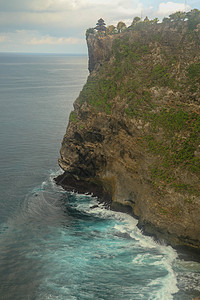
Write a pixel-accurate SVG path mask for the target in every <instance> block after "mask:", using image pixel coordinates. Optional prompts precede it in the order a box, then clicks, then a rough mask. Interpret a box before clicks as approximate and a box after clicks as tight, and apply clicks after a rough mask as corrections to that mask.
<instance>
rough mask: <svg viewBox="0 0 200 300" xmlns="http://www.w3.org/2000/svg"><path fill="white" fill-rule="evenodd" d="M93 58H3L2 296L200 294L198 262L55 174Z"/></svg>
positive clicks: (120, 299) (103, 299)
mask: <svg viewBox="0 0 200 300" xmlns="http://www.w3.org/2000/svg"><path fill="white" fill-rule="evenodd" d="M87 76H88V70H87V57H86V56H67V55H44V54H43V55H39V54H37V55H32V54H9V53H2V54H0V177H1V178H0V183H1V190H0V299H2V300H33V299H34V300H47V299H52V300H55V299H59V300H89V299H92V300H96V299H99V300H112V299H113V300H126V299H127V300H128V299H129V300H130V299H133V300H139V299H144V300H146V299H161V300H162V299H163V300H169V299H180V300H188V299H192V298H194V297H195V296H196V297H197V296H200V264H199V263H197V262H195V261H192V260H188V261H184V260H181V259H179V258H178V256H177V253H176V251H175V250H173V249H172V248H171V247H168V246H165V245H164V244H163V245H160V244H158V243H156V242H155V241H154V240H153V239H152V238H151V237H146V236H144V235H143V234H142V232H141V231H140V230H139V229H138V228H137V226H136V224H137V221H136V220H134V219H133V218H132V217H131V216H128V215H125V214H123V213H118V212H112V211H109V210H106V209H105V208H104V207H103V206H102V205H97V204H98V202H97V199H96V198H94V197H91V196H90V195H77V194H74V193H73V192H71V193H68V192H65V191H63V190H62V188H60V187H57V186H56V185H55V183H54V180H53V178H54V177H56V176H57V175H58V174H60V173H61V170H60V169H59V167H58V164H57V160H58V157H59V150H60V144H61V141H62V138H63V136H64V134H65V130H66V126H67V123H68V118H69V114H70V111H71V110H72V109H73V102H74V101H75V99H76V98H77V97H78V95H79V92H80V90H81V89H82V87H83V85H84V84H85V82H86V79H87Z"/></svg>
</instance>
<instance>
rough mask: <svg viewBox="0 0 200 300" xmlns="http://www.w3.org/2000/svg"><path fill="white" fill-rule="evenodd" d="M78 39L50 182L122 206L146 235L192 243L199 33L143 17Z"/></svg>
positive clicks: (198, 209)
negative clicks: (81, 68) (73, 90)
mask: <svg viewBox="0 0 200 300" xmlns="http://www.w3.org/2000/svg"><path fill="white" fill-rule="evenodd" d="M87 44H88V50H89V70H90V75H89V77H88V80H87V83H86V85H85V86H84V88H83V90H82V91H81V92H80V95H79V97H78V98H77V99H76V101H75V103H74V111H72V112H71V115H70V119H69V124H68V127H67V131H66V134H65V136H64V138H63V142H62V147H61V151H60V159H59V165H60V167H61V168H62V169H63V170H64V174H63V175H61V176H59V177H58V178H57V179H56V180H57V183H58V184H61V185H62V186H63V187H64V188H65V189H67V190H72V189H75V190H77V191H79V192H87V191H89V192H93V193H94V194H95V195H98V196H99V197H100V198H102V199H104V200H105V201H107V203H108V204H109V205H110V206H111V208H113V209H120V210H121V209H123V208H124V209H125V210H126V211H128V212H130V213H132V214H133V215H134V216H136V217H137V218H138V219H139V226H141V227H142V228H143V229H144V231H145V232H146V233H148V234H152V235H155V236H156V237H157V238H159V239H164V240H165V241H167V242H169V243H170V244H172V245H174V246H177V245H185V246H190V247H193V248H198V249H199V248H200V106H199V105H200V32H199V31H198V30H192V31H188V30H187V28H186V25H185V23H184V24H179V26H176V27H175V26H172V25H165V24H148V26H147V25H146V24H144V25H140V26H138V27H136V28H134V29H130V30H127V31H125V32H123V33H120V34H117V35H114V36H106V37H102V36H99V37H98V36H96V35H89V36H88V38H87Z"/></svg>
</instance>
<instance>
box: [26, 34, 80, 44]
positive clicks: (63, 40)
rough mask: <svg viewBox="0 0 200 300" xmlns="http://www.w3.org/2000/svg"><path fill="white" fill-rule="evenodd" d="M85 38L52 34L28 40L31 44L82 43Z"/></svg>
mask: <svg viewBox="0 0 200 300" xmlns="http://www.w3.org/2000/svg"><path fill="white" fill-rule="evenodd" d="M82 42H83V40H81V39H77V38H72V37H69V38H64V37H59V38H57V37H52V36H43V37H41V38H36V37H34V38H32V39H31V40H30V41H27V43H28V44H30V45H65V44H70V45H77V44H80V43H82Z"/></svg>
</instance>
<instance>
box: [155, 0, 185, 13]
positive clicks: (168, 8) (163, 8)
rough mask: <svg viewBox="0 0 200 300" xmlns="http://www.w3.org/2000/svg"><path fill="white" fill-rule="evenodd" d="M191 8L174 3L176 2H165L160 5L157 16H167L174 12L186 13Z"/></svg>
mask: <svg viewBox="0 0 200 300" xmlns="http://www.w3.org/2000/svg"><path fill="white" fill-rule="evenodd" d="M190 9H191V7H190V6H189V5H185V4H184V3H176V2H167V3H164V2H163V3H160V4H159V7H158V10H157V15H158V16H168V15H170V14H171V13H174V12H176V11H185V10H186V11H188V10H190Z"/></svg>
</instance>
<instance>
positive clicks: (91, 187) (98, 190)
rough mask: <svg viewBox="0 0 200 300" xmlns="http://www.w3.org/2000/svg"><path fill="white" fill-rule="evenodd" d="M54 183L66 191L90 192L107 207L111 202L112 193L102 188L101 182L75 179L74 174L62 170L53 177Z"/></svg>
mask: <svg viewBox="0 0 200 300" xmlns="http://www.w3.org/2000/svg"><path fill="white" fill-rule="evenodd" d="M54 180H55V182H56V184H58V185H60V186H62V188H63V189H64V190H66V191H70V192H71V191H73V192H75V193H79V194H91V195H93V196H94V197H98V199H99V201H100V202H103V203H104V204H105V206H106V207H107V208H110V206H111V202H112V194H111V193H109V192H108V191H107V190H105V189H104V188H103V184H102V183H101V182H98V183H97V182H93V181H91V180H89V179H80V178H79V179H77V178H76V177H75V176H74V175H72V174H70V173H68V172H64V173H63V174H61V175H59V176H58V177H56V178H55V179H54Z"/></svg>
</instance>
